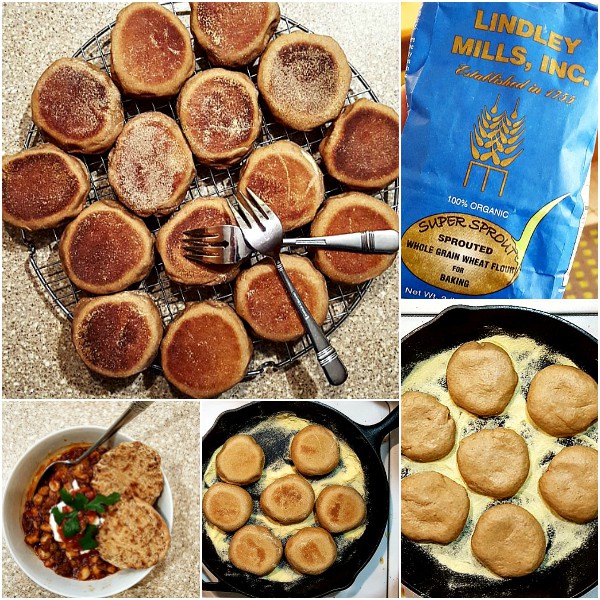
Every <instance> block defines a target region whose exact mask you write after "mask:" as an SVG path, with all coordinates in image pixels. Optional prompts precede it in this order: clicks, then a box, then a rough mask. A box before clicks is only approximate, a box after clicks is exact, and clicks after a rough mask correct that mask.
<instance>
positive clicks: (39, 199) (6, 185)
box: [2, 144, 90, 230]
mask: <svg viewBox="0 0 600 600" xmlns="http://www.w3.org/2000/svg"><path fill="white" fill-rule="evenodd" d="M89 191H90V180H89V175H88V172H87V169H86V168H85V165H84V164H83V163H82V162H81V161H80V160H79V159H78V158H75V157H74V156H71V155H69V154H67V153H66V152H63V151H62V150H61V149H60V148H57V147H56V146H55V145H54V144H40V145H39V146H36V147H35V148H30V149H29V150H23V151H21V152H17V153H16V154H12V155H7V156H3V157H2V219H3V220H4V221H6V222H7V223H10V224H11V225H15V226H16V227H23V228H24V229H29V230H37V229H48V228H50V227H56V226H57V225H60V224H61V223H63V222H64V221H66V220H67V219H72V218H73V217H76V216H77V215H78V214H79V213H80V212H81V211H82V210H83V205H84V204H85V201H86V199H87V195H88V193H89Z"/></svg>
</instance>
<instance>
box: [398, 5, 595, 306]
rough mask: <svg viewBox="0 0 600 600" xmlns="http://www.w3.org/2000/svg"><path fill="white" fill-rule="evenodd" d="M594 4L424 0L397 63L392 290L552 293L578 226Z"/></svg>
mask: <svg viewBox="0 0 600 600" xmlns="http://www.w3.org/2000/svg"><path fill="white" fill-rule="evenodd" d="M597 53H598V11H597V8H596V7H595V6H593V5H587V4H584V3H566V2H556V3H555V2H539V3H525V2H515V3H508V2H484V3H463V2H460V3H443V2H442V3H436V2H425V3H424V4H423V8H422V9H421V13H420V15H419V18H418V20H417V24H416V26H415V29H414V32H413V37H412V38H411V45H410V53H409V59H408V63H407V69H406V87H407V100H408V105H409V114H408V120H407V122H406V127H405V129H404V132H403V137H402V295H403V297H420V298H461V297H469V296H482V297H490V298H560V297H562V294H563V292H564V289H565V286H566V283H567V278H568V273H569V269H570V266H571V263H572V260H573V255H574V253H575V249H576V246H577V242H578V240H579V236H580V232H581V228H582V227H583V224H584V222H585V217H586V210H587V199H584V196H587V190H585V191H583V192H582V190H584V188H585V187H586V186H585V184H586V178H588V177H589V168H590V162H591V158H592V154H593V150H594V143H595V139H596V130H597V120H598V118H597V111H598V109H597V105H598V93H597V72H598V57H597Z"/></svg>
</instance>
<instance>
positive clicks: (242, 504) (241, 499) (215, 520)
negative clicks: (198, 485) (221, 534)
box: [202, 483, 252, 533]
mask: <svg viewBox="0 0 600 600" xmlns="http://www.w3.org/2000/svg"><path fill="white" fill-rule="evenodd" d="M202 512H203V513H204V516H205V517H206V520H207V521H209V522H210V523H212V524H213V525H216V526H217V527H219V528H220V529H222V530H223V531H227V532H228V533H229V532H231V531H237V530H238V529H239V528H240V527H242V525H244V524H245V523H246V522H247V521H248V519H249V518H250V515H251V514H252V496H250V494H249V493H248V492H247V491H246V490H245V489H244V488H242V487H240V486H238V485H231V484H229V483H215V485H213V486H211V487H210V488H209V489H208V490H207V491H206V492H205V493H204V496H203V498H202Z"/></svg>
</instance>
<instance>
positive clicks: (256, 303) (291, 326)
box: [234, 254, 329, 342]
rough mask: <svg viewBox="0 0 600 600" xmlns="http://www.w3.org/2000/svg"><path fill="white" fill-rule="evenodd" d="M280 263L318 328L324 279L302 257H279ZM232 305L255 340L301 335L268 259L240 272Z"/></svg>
mask: <svg viewBox="0 0 600 600" xmlns="http://www.w3.org/2000/svg"><path fill="white" fill-rule="evenodd" d="M281 262H282V263H283V266H284V267H285V270H286V271H287V273H288V275H289V277H290V279H291V280H292V283H293V284H294V287H295V288H296V290H297V291H298V294H299V296H300V298H302V301H303V302H304V304H305V305H306V307H307V308H308V310H309V311H310V314H311V315H312V316H313V317H314V319H315V321H316V322H317V323H318V324H319V325H322V324H323V323H324V322H325V319H326V317H327V309H328V306H329V294H328V292H327V284H326V283H325V278H324V277H323V275H321V273H319V271H317V270H316V269H315V268H314V266H313V264H312V262H310V260H309V259H308V258H304V257H303V256H297V255H294V254H282V255H281ZM234 303H235V310H236V312H237V314H238V315H240V317H242V319H244V321H246V323H248V325H250V327H251V328H252V330H253V331H254V332H255V333H256V335H257V336H258V337H261V338H264V339H266V340H271V341H273V342H289V341H292V340H295V339H297V338H299V337H300V336H301V335H303V334H304V325H303V324H302V321H301V320H300V317H299V315H298V312H297V310H296V307H295V306H294V304H293V303H292V301H291V300H290V297H289V295H288V293H287V291H286V289H285V287H284V285H283V283H282V282H281V279H280V278H279V275H277V270H276V269H275V265H274V264H273V261H272V260H271V259H264V260H262V261H260V262H259V263H257V264H255V265H254V266H252V267H250V268H249V269H246V270H245V271H242V272H241V273H240V275H239V277H238V278H237V280H236V282H235V291H234Z"/></svg>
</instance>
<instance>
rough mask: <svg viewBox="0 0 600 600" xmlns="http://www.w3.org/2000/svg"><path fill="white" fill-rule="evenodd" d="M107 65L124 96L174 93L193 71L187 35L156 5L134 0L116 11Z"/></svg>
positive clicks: (181, 26)
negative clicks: (108, 64) (109, 65)
mask: <svg viewBox="0 0 600 600" xmlns="http://www.w3.org/2000/svg"><path fill="white" fill-rule="evenodd" d="M110 64H111V73H112V77H113V79H114V80H115V81H116V82H117V83H118V84H119V86H120V87H121V89H122V90H123V91H124V92H125V94H127V95H128V96H133V97H137V98H139V97H146V98H148V97H149V98H156V97H158V98H162V97H166V96H174V95H175V94H176V93H177V92H178V91H179V90H180V89H181V86H182V85H183V84H184V82H185V80H186V79H187V78H188V77H190V76H191V75H192V73H193V72H194V52H193V50H192V43H191V40H190V35H189V33H188V31H187V29H186V28H185V25H184V24H183V23H182V22H181V21H180V19H179V17H178V16H177V15H175V14H173V13H172V12H171V11H170V10H167V9H166V8H164V7H162V6H161V5H160V4H157V3H154V2H134V3H133V4H130V5H129V6H127V7H125V8H124V9H122V10H121V11H120V12H119V14H118V15H117V21H116V23H115V26H114V27H113V29H112V31H111V33H110Z"/></svg>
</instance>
